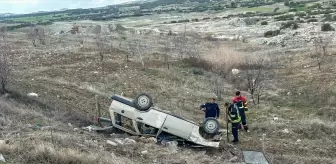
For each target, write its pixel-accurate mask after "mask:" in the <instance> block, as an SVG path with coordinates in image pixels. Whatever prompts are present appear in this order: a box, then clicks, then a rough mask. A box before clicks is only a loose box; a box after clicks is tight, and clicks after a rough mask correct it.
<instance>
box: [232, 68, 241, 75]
mask: <svg viewBox="0 0 336 164" xmlns="http://www.w3.org/2000/svg"><path fill="white" fill-rule="evenodd" d="M231 71H232V74H233V75H236V74H238V73H239V72H240V71H239V69H232V70H231Z"/></svg>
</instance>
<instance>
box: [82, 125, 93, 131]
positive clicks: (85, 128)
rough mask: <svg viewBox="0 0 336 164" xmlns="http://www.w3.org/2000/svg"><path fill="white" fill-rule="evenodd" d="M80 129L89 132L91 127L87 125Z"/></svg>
mask: <svg viewBox="0 0 336 164" xmlns="http://www.w3.org/2000/svg"><path fill="white" fill-rule="evenodd" d="M82 129H83V130H87V131H89V132H91V131H92V130H93V127H92V126H91V125H90V126H87V127H83V128H82Z"/></svg>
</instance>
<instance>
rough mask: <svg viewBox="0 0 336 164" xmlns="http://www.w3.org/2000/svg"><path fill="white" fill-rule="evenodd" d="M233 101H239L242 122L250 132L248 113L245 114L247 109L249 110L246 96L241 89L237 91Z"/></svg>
mask: <svg viewBox="0 0 336 164" xmlns="http://www.w3.org/2000/svg"><path fill="white" fill-rule="evenodd" d="M232 103H237V105H238V107H239V114H240V117H241V122H242V124H243V127H244V130H245V131H246V132H250V131H249V130H248V126H247V122H246V115H245V111H248V108H247V101H246V98H245V97H244V96H242V95H241V93H240V91H237V92H236V96H235V97H234V98H233V99H232Z"/></svg>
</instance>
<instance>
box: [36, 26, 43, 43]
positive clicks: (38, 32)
mask: <svg viewBox="0 0 336 164" xmlns="http://www.w3.org/2000/svg"><path fill="white" fill-rule="evenodd" d="M35 30H36V32H37V37H38V40H39V41H40V44H42V45H45V40H46V34H45V30H44V28H43V27H38V28H35Z"/></svg>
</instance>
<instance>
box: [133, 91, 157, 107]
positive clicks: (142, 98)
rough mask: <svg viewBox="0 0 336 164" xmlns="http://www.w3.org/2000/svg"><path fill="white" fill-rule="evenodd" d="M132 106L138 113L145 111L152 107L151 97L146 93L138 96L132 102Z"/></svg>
mask: <svg viewBox="0 0 336 164" xmlns="http://www.w3.org/2000/svg"><path fill="white" fill-rule="evenodd" d="M133 103H134V106H135V108H136V109H138V110H140V111H147V110H148V109H149V108H150V107H151V106H152V105H153V100H152V97H151V96H150V95H149V94H147V93H140V94H138V95H137V96H136V97H135V99H134V100H133Z"/></svg>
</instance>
